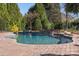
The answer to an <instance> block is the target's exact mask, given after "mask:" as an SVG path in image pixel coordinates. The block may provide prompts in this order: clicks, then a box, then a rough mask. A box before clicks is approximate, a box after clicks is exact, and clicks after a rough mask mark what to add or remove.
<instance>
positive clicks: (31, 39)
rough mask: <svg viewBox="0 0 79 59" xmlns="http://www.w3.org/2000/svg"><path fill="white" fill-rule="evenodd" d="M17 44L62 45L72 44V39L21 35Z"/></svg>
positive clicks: (32, 34) (38, 34)
mask: <svg viewBox="0 0 79 59" xmlns="http://www.w3.org/2000/svg"><path fill="white" fill-rule="evenodd" d="M17 42H18V43H23V44H62V43H69V42H72V38H69V37H64V36H60V37H54V36H50V35H45V34H43V33H19V35H18V36H17Z"/></svg>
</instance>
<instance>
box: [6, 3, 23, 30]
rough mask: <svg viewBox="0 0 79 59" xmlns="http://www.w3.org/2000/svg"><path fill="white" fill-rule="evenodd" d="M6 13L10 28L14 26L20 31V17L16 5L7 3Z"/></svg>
mask: <svg viewBox="0 0 79 59" xmlns="http://www.w3.org/2000/svg"><path fill="white" fill-rule="evenodd" d="M7 11H8V13H9V16H10V20H9V24H10V27H11V26H13V25H14V24H15V25H17V27H18V28H19V30H21V21H22V15H21V13H20V10H19V8H18V5H17V4H16V3H8V4H7Z"/></svg>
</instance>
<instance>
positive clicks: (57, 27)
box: [54, 22, 62, 29]
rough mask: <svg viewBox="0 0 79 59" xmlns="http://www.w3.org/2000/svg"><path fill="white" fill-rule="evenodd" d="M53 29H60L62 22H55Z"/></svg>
mask: <svg viewBox="0 0 79 59" xmlns="http://www.w3.org/2000/svg"><path fill="white" fill-rule="evenodd" d="M54 29H62V23H61V22H60V23H56V24H55V26H54Z"/></svg>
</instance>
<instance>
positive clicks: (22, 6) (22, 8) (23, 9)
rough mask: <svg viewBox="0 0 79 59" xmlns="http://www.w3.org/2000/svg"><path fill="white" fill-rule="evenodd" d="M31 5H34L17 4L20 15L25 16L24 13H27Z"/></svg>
mask: <svg viewBox="0 0 79 59" xmlns="http://www.w3.org/2000/svg"><path fill="white" fill-rule="evenodd" d="M33 5H34V3H19V4H18V6H19V8H20V12H21V13H22V15H25V13H27V12H28V10H29V8H30V7H32V6H33Z"/></svg>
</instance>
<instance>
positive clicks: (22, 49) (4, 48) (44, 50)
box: [0, 33, 79, 56]
mask: <svg viewBox="0 0 79 59" xmlns="http://www.w3.org/2000/svg"><path fill="white" fill-rule="evenodd" d="M4 34H5V33H4ZM4 34H2V33H1V34H0V36H4ZM77 39H79V38H77ZM74 40H75V38H74ZM41 54H58V55H71V54H72V55H74V54H75V55H79V46H78V45H74V43H73V42H72V43H66V44H50V45H38V44H37V45H34V44H19V43H17V42H16V40H15V39H7V38H0V56H40V55H41Z"/></svg>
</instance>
